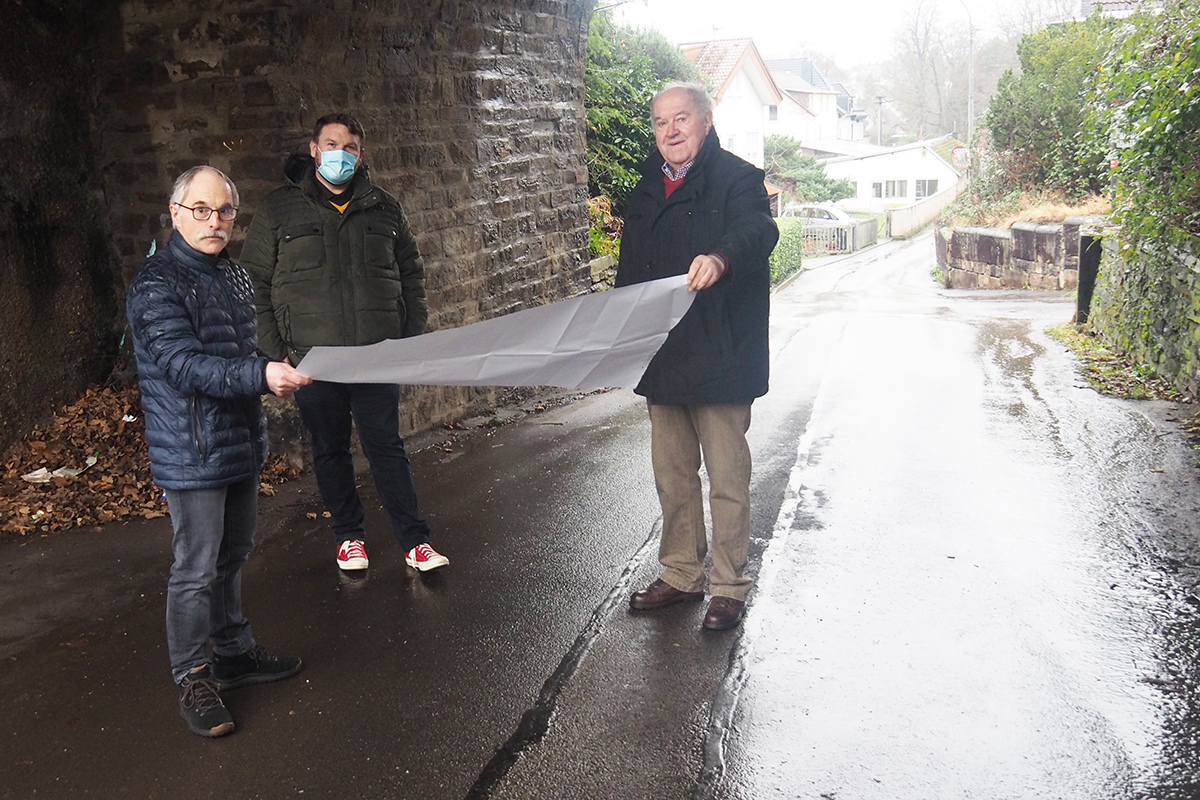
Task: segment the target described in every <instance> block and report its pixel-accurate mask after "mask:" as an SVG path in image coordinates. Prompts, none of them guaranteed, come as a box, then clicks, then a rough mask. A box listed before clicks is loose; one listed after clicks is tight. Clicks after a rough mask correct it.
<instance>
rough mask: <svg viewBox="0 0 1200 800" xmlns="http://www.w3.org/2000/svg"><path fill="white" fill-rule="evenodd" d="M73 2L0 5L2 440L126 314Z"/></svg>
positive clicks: (77, 384)
mask: <svg viewBox="0 0 1200 800" xmlns="http://www.w3.org/2000/svg"><path fill="white" fill-rule="evenodd" d="M83 12H84V3H83V2H82V0H81V1H80V2H75V3H63V4H53V3H32V2H27V3H24V4H22V5H18V6H17V7H16V8H9V7H6V8H5V10H4V13H3V14H0V38H2V39H3V41H4V43H5V44H4V47H3V48H2V49H0V101H2V102H3V104H4V108H5V112H4V114H3V115H0V147H2V148H3V152H4V174H3V179H2V180H0V289H2V291H0V449H3V447H4V445H5V444H7V443H8V442H11V441H13V440H15V439H17V438H19V437H20V436H22V435H24V433H25V432H26V431H28V430H29V429H30V428H31V427H32V426H33V425H34V424H35V423H37V422H39V421H41V420H43V419H45V418H46V417H47V416H48V414H49V413H50V410H51V409H54V408H57V407H59V406H61V405H63V404H64V403H66V402H69V401H70V400H72V399H74V397H75V396H76V395H77V394H78V393H79V392H80V391H81V390H82V389H83V388H85V387H86V386H88V385H89V384H91V383H93V382H95V381H98V380H101V379H103V378H104V377H105V375H107V373H108V371H109V370H110V369H111V367H112V363H113V358H114V356H115V353H116V349H117V341H118V337H119V327H118V319H119V318H120V317H121V316H123V314H124V310H123V308H122V307H121V306H120V300H121V298H120V296H119V295H120V289H119V287H120V280H119V270H118V268H117V261H116V257H115V253H114V251H113V249H112V245H111V239H110V237H109V235H108V224H107V205H106V203H105V200H104V196H103V192H102V189H101V181H100V176H99V174H98V170H97V166H96V158H95V151H94V148H93V141H92V136H91V126H90V119H89V111H90V108H91V106H92V100H93V94H92V88H91V82H90V81H89V80H88V79H87V77H86V76H87V75H88V74H89V61H88V56H87V52H88V44H89V41H90V37H91V36H92V26H91V24H90V23H89V20H88V18H87V16H86V14H85V13H83Z"/></svg>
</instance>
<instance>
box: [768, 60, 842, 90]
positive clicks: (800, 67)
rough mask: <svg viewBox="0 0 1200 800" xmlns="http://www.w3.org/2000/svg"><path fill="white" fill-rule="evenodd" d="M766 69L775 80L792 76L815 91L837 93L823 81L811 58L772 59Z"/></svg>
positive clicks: (822, 76)
mask: <svg viewBox="0 0 1200 800" xmlns="http://www.w3.org/2000/svg"><path fill="white" fill-rule="evenodd" d="M767 69H769V70H771V74H773V75H775V76H776V79H778V78H779V77H780V76H786V75H794V76H796V77H798V78H800V79H801V80H803V81H804V82H805V83H807V84H808V85H810V86H812V87H813V88H814V89H816V90H817V91H822V92H835V91H837V90H836V89H834V87H833V86H831V85H830V84H829V81H827V80H825V76H824V75H822V74H821V70H819V69H817V65H816V64H814V63H813V62H812V59H811V58H774V59H771V60H770V61H768V62H767Z"/></svg>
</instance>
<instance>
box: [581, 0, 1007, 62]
mask: <svg viewBox="0 0 1200 800" xmlns="http://www.w3.org/2000/svg"><path fill="white" fill-rule="evenodd" d="M616 2H617V0H601V1H600V3H599V6H600V7H604V6H607V5H613V4H615V3H616ZM915 2H916V0H848V2H831V1H830V0H823V1H822V2H814V0H791V1H790V2H786V1H785V0H629V2H626V3H623V4H621V5H620V6H618V7H617V8H616V9H614V15H615V19H616V21H618V22H621V23H623V24H625V25H630V26H633V27H639V28H655V29H656V30H658V31H659V32H660V33H662V34H663V35H664V36H666V37H667V38H668V39H670V40H671V41H672V42H675V43H676V44H681V43H684V42H698V41H708V40H710V39H735V38H741V37H746V36H749V37H751V38H753V39H754V44H755V46H756V47H758V50H759V52H760V53H761V54H762V56H763V58H788V57H792V56H800V55H807V54H810V53H813V52H817V53H822V54H824V55H827V56H831V57H832V58H833V59H834V61H835V62H836V63H837V64H839V65H841V66H842V67H844V68H845V67H853V66H859V65H862V64H870V63H875V62H879V61H883V60H885V59H886V58H887V57H888V55H890V53H891V51H892V49H893V48H892V40H893V38H894V36H895V32H896V30H897V29H898V28H899V27H901V26H903V24H904V19H905V16H906V15H911V13H912V9H913V6H914V3H915ZM937 2H938V8H937V15H938V18H939V19H942V20H945V21H946V22H947V23H949V24H954V23H955V22H956V21H957V22H958V23H959V24H961V26H962V30H963V31H964V32H965V31H966V30H967V13H968V11H967V8H969V9H970V15H971V21H972V23H973V26H974V28H975V31H976V41H980V38H979V37H981V36H986V35H989V34H991V33H993V32H994V31H993V30H992V29H991V26H992V25H993V24H994V23H993V14H992V9H993V8H994V7H995V3H996V2H997V0H937ZM964 3H965V5H966V8H964Z"/></svg>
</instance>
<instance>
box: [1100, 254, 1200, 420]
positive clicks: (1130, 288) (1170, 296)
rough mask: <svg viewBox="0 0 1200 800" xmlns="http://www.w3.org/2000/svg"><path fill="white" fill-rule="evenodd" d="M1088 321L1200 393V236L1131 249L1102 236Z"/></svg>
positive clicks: (1191, 393) (1121, 347)
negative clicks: (1142, 248)
mask: <svg viewBox="0 0 1200 800" xmlns="http://www.w3.org/2000/svg"><path fill="white" fill-rule="evenodd" d="M1088 325H1089V327H1090V328H1091V330H1092V331H1094V332H1095V333H1096V334H1098V335H1099V336H1100V337H1101V338H1102V339H1103V340H1104V341H1105V342H1107V343H1108V344H1109V345H1111V346H1112V347H1113V349H1114V350H1116V351H1118V352H1120V353H1124V354H1127V355H1128V356H1130V357H1131V359H1132V360H1133V361H1135V362H1136V363H1139V364H1147V365H1149V366H1150V367H1152V368H1153V370H1154V372H1155V373H1156V374H1158V375H1160V376H1162V377H1163V378H1165V379H1166V380H1167V381H1169V382H1170V383H1171V384H1172V385H1173V386H1174V388H1175V389H1176V390H1178V391H1179V392H1181V393H1183V394H1184V395H1186V396H1188V397H1192V398H1196V397H1200V239H1197V238H1195V237H1187V236H1185V235H1181V236H1180V240H1179V243H1178V245H1177V246H1169V245H1166V244H1160V245H1158V247H1157V248H1156V249H1155V250H1137V249H1134V248H1131V247H1127V246H1125V245H1123V244H1122V242H1121V240H1120V237H1119V232H1118V231H1115V230H1110V231H1108V232H1107V233H1106V235H1105V236H1104V238H1103V253H1102V256H1101V261H1100V270H1099V274H1098V276H1097V278H1096V289H1095V293H1094V295H1093V298H1092V304H1091V313H1090V315H1089V317H1088Z"/></svg>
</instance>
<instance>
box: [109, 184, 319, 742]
mask: <svg viewBox="0 0 1200 800" xmlns="http://www.w3.org/2000/svg"><path fill="white" fill-rule="evenodd" d="M170 212H171V221H172V224H173V227H174V230H173V231H172V233H171V237H170V239H169V240H168V241H167V244H166V246H165V247H164V248H162V249H161V250H159V251H158V252H157V253H155V254H154V255H152V256H151V257H150V258H149V259H148V260H147V261H146V262H145V263H144V264H143V265H142V266H141V267H140V268H139V269H138V271H137V272H136V273H135V274H134V276H133V279H132V281H130V284H129V290H128V293H127V295H126V315H127V317H128V320H129V326H130V330H131V331H132V333H133V347H134V353H135V355H136V357H137V368H138V385H139V388H140V389H141V393H142V408H143V410H144V411H145V419H146V442H147V444H148V445H149V447H150V467H151V472H152V474H153V476H154V482H155V483H156V484H157V485H158V486H160V487H161V488H162V489H163V490H164V492H165V493H166V497H167V505H168V507H169V509H170V512H171V526H172V528H173V529H174V538H173V540H172V550H173V552H174V556H175V563H174V564H173V565H172V567H171V576H170V579H169V580H168V582H167V651H168V654H169V656H170V659H171V673H172V677H173V678H174V679H175V682H176V683H177V684H178V685H179V713H180V715H182V717H183V719H184V721H185V722H186V723H187V725H188V728H190V729H191V730H192V731H193V732H194V733H197V734H199V735H201V736H209V737H212V736H224V735H225V734H228V733H232V732H233V728H234V722H233V717H232V716H231V715H230V713H229V711H228V709H226V707H225V704H224V702H223V701H222V700H221V696H220V694H219V692H220V691H221V690H225V689H236V688H238V687H240V686H247V685H250V684H254V683H267V682H269V681H276V680H281V679H283V678H288V677H291V676H292V675H295V674H296V673H297V672H299V671H300V659H298V658H294V657H290V656H273V655H271V654H270V653H268V652H267V651H266V650H264V649H263V648H262V647H259V646H258V644H257V643H256V642H255V639H254V636H253V634H252V633H251V632H250V623H249V622H248V621H247V620H246V618H245V617H244V616H243V615H242V594H241V569H242V565H243V564H244V563H245V562H246V559H247V557H248V556H249V555H250V550H251V548H252V547H253V545H254V526H255V521H256V518H257V516H258V474H259V472H260V471H261V470H262V467H263V464H264V462H265V461H266V454H267V432H266V416H265V414H264V412H263V406H262V398H261V395H263V394H265V393H266V392H268V391H269V392H272V393H273V394H276V395H279V396H280V397H286V396H288V395H291V394H292V393H294V392H295V391H296V389H298V388H300V387H301V386H304V385H306V384H308V383H310V382H311V381H310V379H309V378H306V377H304V376H303V375H300V374H299V373H297V372H296V371H295V370H294V369H292V367H291V366H290V365H288V364H286V363H284V362H282V361H272V360H270V359H269V358H267V357H265V356H263V355H261V354H260V353H259V352H258V341H257V321H256V317H255V313H254V288H253V287H252V286H251V284H250V278H249V276H248V275H247V274H246V273H245V271H244V270H243V269H242V268H241V267H239V266H238V265H237V264H235V263H233V262H232V261H230V260H229V254H228V253H227V252H226V250H225V245H226V244H227V243H228V242H229V234H230V232H231V231H232V230H233V221H234V219H235V218H236V217H237V212H238V194H237V187H235V186H234V185H233V182H232V181H231V180H229V178H228V177H226V176H225V174H224V173H222V172H221V171H220V170H217V169H214V168H212V167H208V166H200V167H193V168H192V169H189V170H187V171H186V172H184V173H183V174H182V175H180V176H179V179H178V180H177V181H176V182H175V187H174V190H173V192H172V193H171V202H170ZM209 647H211V648H212V658H211V659H210V658H209V654H208V650H209Z"/></svg>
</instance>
